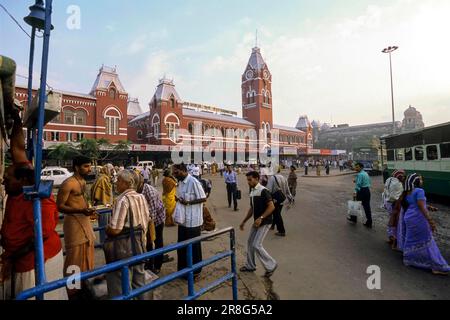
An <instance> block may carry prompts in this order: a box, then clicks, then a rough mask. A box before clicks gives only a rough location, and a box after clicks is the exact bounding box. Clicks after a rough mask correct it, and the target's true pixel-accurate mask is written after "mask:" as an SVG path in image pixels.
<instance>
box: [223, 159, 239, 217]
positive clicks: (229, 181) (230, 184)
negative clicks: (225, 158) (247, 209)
mask: <svg viewBox="0 0 450 320" xmlns="http://www.w3.org/2000/svg"><path fill="white" fill-rule="evenodd" d="M223 176H224V178H225V184H226V185H227V195H228V208H231V199H233V204H234V211H238V208H237V196H236V194H237V175H236V172H235V171H234V170H233V168H232V167H231V166H230V165H228V166H227V170H226V171H225V172H224V174H223Z"/></svg>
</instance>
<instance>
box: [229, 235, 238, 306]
mask: <svg viewBox="0 0 450 320" xmlns="http://www.w3.org/2000/svg"><path fill="white" fill-rule="evenodd" d="M230 250H231V251H232V252H233V254H232V255H231V272H232V273H233V279H232V280H231V281H232V286H231V288H232V290H233V300H235V301H236V300H238V278H237V271H236V238H235V232H234V229H233V230H231V231H230Z"/></svg>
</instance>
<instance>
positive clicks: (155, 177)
mask: <svg viewBox="0 0 450 320" xmlns="http://www.w3.org/2000/svg"><path fill="white" fill-rule="evenodd" d="M158 180H159V170H158V169H157V168H156V166H154V167H153V168H152V185H153V187H155V188H156V187H157V186H158ZM144 183H146V182H145V180H144Z"/></svg>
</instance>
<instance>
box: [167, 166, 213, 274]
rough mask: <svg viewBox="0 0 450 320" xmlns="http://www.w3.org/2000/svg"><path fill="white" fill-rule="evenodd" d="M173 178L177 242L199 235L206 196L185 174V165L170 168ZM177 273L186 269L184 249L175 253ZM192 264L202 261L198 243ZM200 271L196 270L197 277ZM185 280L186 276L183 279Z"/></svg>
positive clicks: (193, 252) (193, 179) (187, 174)
mask: <svg viewBox="0 0 450 320" xmlns="http://www.w3.org/2000/svg"><path fill="white" fill-rule="evenodd" d="M172 171H173V176H174V177H175V178H176V179H177V180H178V181H179V183H178V187H177V194H176V196H175V200H176V202H177V204H176V207H175V214H174V217H175V222H177V223H178V242H182V241H185V240H188V239H192V238H196V237H198V236H200V235H201V232H202V230H201V227H202V225H203V203H205V202H206V194H205V191H204V190H203V187H202V185H201V183H200V182H199V181H198V180H197V179H196V178H194V177H193V176H191V175H190V174H189V173H188V172H187V168H186V165H184V164H176V165H173V167H172ZM177 255H178V271H180V270H182V269H184V268H186V267H187V257H186V248H183V249H180V250H178V251H177ZM192 260H193V261H192V262H193V264H196V263H199V262H201V261H202V248H201V244H200V243H196V244H194V245H193V246H192ZM201 271H202V270H201V269H197V270H195V271H194V274H195V275H196V276H197V275H199V274H200V272H201ZM185 278H187V276H186V277H185Z"/></svg>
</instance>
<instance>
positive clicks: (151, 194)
mask: <svg viewBox="0 0 450 320" xmlns="http://www.w3.org/2000/svg"><path fill="white" fill-rule="evenodd" d="M142 194H143V195H144V197H145V199H146V200H147V204H148V208H149V211H150V217H152V219H153V221H154V222H155V226H159V225H160V224H162V223H163V222H164V221H165V220H166V210H165V209H164V205H163V202H162V200H161V197H160V196H159V193H158V190H156V189H155V188H154V187H152V186H151V185H149V184H147V183H146V184H144V190H142Z"/></svg>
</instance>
